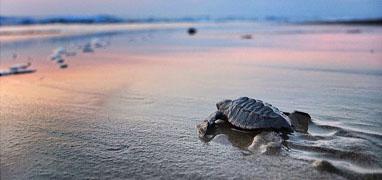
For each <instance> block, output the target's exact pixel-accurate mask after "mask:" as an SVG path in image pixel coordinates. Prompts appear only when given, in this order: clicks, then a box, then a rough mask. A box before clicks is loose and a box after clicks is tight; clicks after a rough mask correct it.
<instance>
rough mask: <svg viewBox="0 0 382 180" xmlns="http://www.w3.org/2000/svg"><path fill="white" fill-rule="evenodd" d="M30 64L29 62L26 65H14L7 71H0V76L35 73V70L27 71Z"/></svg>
mask: <svg viewBox="0 0 382 180" xmlns="http://www.w3.org/2000/svg"><path fill="white" fill-rule="evenodd" d="M31 65H32V64H31V63H30V62H28V63H22V64H15V65H13V66H11V67H9V69H7V70H0V76H7V75H15V74H26V73H34V72H36V69H28V68H29V67H30V66H31Z"/></svg>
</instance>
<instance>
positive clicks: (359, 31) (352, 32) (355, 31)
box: [346, 29, 361, 34]
mask: <svg viewBox="0 0 382 180" xmlns="http://www.w3.org/2000/svg"><path fill="white" fill-rule="evenodd" d="M346 33H349V34H359V33H361V30H359V29H349V30H347V31H346Z"/></svg>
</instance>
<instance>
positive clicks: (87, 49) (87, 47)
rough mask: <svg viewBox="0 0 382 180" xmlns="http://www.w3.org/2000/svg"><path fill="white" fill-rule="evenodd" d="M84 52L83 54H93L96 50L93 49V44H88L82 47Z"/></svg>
mask: <svg viewBox="0 0 382 180" xmlns="http://www.w3.org/2000/svg"><path fill="white" fill-rule="evenodd" d="M82 52H83V53H92V52H94V49H93V47H92V44H91V43H86V44H85V45H84V47H82Z"/></svg>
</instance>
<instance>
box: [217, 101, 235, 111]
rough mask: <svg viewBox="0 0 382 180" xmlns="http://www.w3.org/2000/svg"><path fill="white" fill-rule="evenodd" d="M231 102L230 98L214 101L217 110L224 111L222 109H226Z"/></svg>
mask: <svg viewBox="0 0 382 180" xmlns="http://www.w3.org/2000/svg"><path fill="white" fill-rule="evenodd" d="M231 102H232V100H230V99H226V100H223V101H220V102H218V103H216V107H217V108H218V110H219V111H224V110H226V109H228V107H229V105H230V104H231Z"/></svg>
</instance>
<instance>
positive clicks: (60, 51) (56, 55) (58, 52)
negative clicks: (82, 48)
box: [51, 47, 77, 60]
mask: <svg viewBox="0 0 382 180" xmlns="http://www.w3.org/2000/svg"><path fill="white" fill-rule="evenodd" d="M75 55H77V53H76V52H71V51H68V50H67V49H65V48H63V47H59V48H56V49H54V50H53V53H52V55H51V60H58V59H62V56H66V57H68V56H75Z"/></svg>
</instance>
